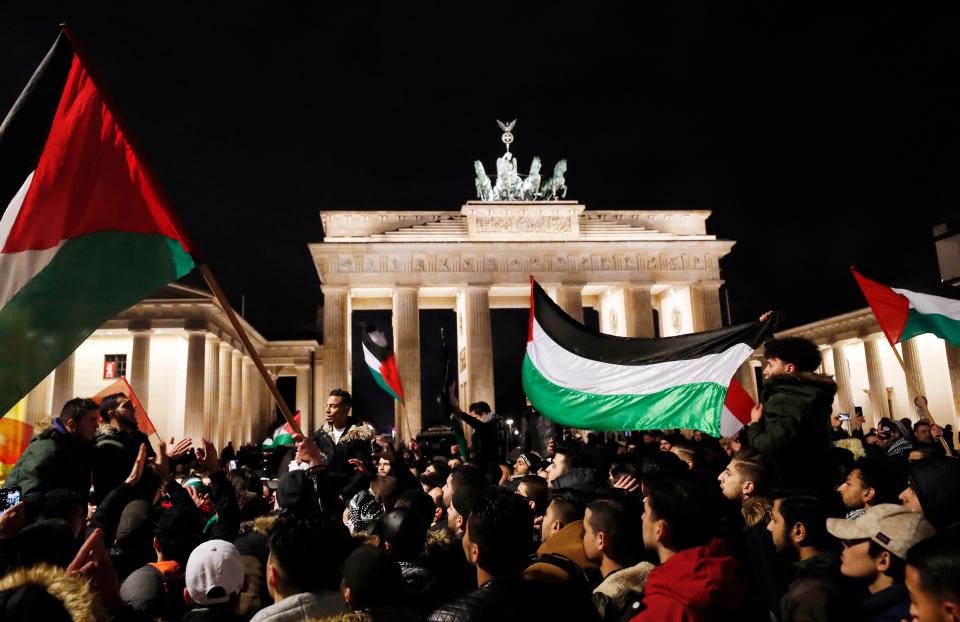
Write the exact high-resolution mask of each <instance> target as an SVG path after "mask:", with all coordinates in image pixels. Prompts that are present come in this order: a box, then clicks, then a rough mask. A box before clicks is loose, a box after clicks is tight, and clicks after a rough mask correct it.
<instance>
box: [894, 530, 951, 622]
mask: <svg viewBox="0 0 960 622" xmlns="http://www.w3.org/2000/svg"><path fill="white" fill-rule="evenodd" d="M906 583H907V590H908V591H909V592H910V615H911V617H912V620H913V621H914V622H941V621H948V620H952V621H954V622H956V621H957V620H960V539H958V538H957V534H956V533H950V534H939V535H937V536H934V537H933V538H930V539H928V540H924V541H922V542H919V543H918V544H916V545H914V546H913V547H912V548H911V549H910V551H909V552H908V553H907V570H906Z"/></svg>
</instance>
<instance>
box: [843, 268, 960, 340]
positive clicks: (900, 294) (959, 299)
mask: <svg viewBox="0 0 960 622" xmlns="http://www.w3.org/2000/svg"><path fill="white" fill-rule="evenodd" d="M850 270H851V272H853V277H854V278H855V279H856V280H857V285H859V286H860V290H861V291H862V292H863V296H864V298H866V299H867V303H869V304H870V308H871V309H873V314H874V315H875V316H876V317H877V323H878V324H880V328H882V329H883V333H884V334H885V335H886V336H887V341H889V342H890V345H893V344H895V343H899V342H901V341H906V340H908V339H910V338H912V337H916V336H917V335H922V334H924V333H933V334H934V335H936V336H937V337H940V338H941V339H943V340H944V341H947V342H949V343H950V344H952V345H954V346H957V347H960V293H958V294H957V295H955V297H947V296H937V295H934V294H928V293H924V292H916V291H911V290H908V289H902V288H896V287H888V286H886V285H884V284H882V283H878V282H876V281H873V280H870V279H868V278H866V277H864V276H863V275H861V274H860V273H859V272H857V271H856V270H854V269H853V268H851V269H850ZM951 293H952V292H951Z"/></svg>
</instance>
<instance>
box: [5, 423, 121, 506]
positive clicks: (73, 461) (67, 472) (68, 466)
mask: <svg viewBox="0 0 960 622" xmlns="http://www.w3.org/2000/svg"><path fill="white" fill-rule="evenodd" d="M92 451H93V444H92V443H86V442H83V441H76V440H74V438H73V437H72V436H70V433H69V432H67V431H66V429H64V427H63V425H62V424H61V423H60V420H59V419H54V420H53V427H51V428H49V429H47V430H45V431H44V432H42V433H41V434H40V435H39V436H37V437H35V438H34V439H33V440H32V441H31V442H30V444H29V445H28V446H27V449H26V451H24V452H23V455H21V456H20V459H19V460H17V464H15V465H14V467H13V470H12V471H10V475H8V476H7V480H6V482H5V483H4V486H8V487H10V486H19V487H20V489H21V491H22V493H23V495H24V496H25V497H26V496H28V495H30V494H31V493H37V492H49V491H51V490H55V489H57V488H69V489H70V490H76V491H77V492H78V493H80V496H81V497H82V498H83V499H87V497H88V496H89V494H90V468H91V459H92V458H91V453H92ZM128 474H129V471H128ZM124 477H126V476H124Z"/></svg>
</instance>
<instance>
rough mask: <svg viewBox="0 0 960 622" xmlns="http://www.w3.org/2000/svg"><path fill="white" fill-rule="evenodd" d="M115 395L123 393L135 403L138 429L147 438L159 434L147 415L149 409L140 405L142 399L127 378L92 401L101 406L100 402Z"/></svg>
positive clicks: (98, 394)
mask: <svg viewBox="0 0 960 622" xmlns="http://www.w3.org/2000/svg"><path fill="white" fill-rule="evenodd" d="M115 393H123V394H124V395H126V396H127V397H128V398H130V401H131V402H133V407H134V414H135V415H136V417H137V428H139V430H140V431H141V432H143V433H144V434H146V435H147V436H150V435H151V434H156V433H157V428H155V427H154V425H153V421H150V416H149V415H147V409H146V408H144V407H143V404H141V403H140V399H139V398H138V397H137V394H136V393H134V391H133V387H131V386H130V383H129V382H127V379H126V378H125V377H123V376H121V377H120V379H119V380H117V381H116V382H113V383H111V384H110V386H108V387H107V388H105V389H103V390H102V391H100V392H99V393H97V394H96V395H94V396H93V398H92V399H93V401H94V402H96V403H97V405H99V404H100V402H101V401H103V398H105V397H107V396H108V395H113V394H115Z"/></svg>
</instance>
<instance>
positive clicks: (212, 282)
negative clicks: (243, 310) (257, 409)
mask: <svg viewBox="0 0 960 622" xmlns="http://www.w3.org/2000/svg"><path fill="white" fill-rule="evenodd" d="M197 270H199V271H200V274H202V275H203V278H204V280H205V281H206V282H207V285H209V286H210V289H211V290H212V291H213V295H214V296H215V297H216V299H217V300H218V301H219V302H220V306H222V307H223V310H224V312H225V313H226V314H227V318H228V319H229V320H230V323H231V324H232V325H233V329H234V330H235V331H237V335H238V336H239V337H240V341H241V342H242V343H243V349H244V350H246V352H247V354H248V355H249V356H250V358H251V360H253V364H254V365H256V366H257V371H259V372H260V376H261V377H262V378H263V381H264V382H265V383H267V388H268V389H270V393H271V394H272V395H273V399H275V400H276V401H277V406H279V407H280V412H281V413H283V417H284V419H286V420H287V423H288V424H290V427H291V428H292V429H293V431H294V432H296V433H297V434H299V435H300V436H303V431H302V430H300V425H299V424H298V423H297V421H296V420H295V419H294V418H293V413H292V412H290V407H289V406H287V403H286V402H285V401H284V399H283V396H282V395H280V391H279V389H277V384H276V383H275V382H274V381H273V378H272V377H271V376H270V374H269V372H267V368H266V366H264V364H263V361H262V360H261V359H260V355H259V354H257V351H256V350H255V349H254V347H253V344H252V343H251V342H250V337H248V336H247V331H246V330H245V329H244V328H243V324H241V323H240V319H239V318H238V317H237V314H236V313H234V312H233V307H231V306H230V301H228V300H227V296H226V294H224V293H223V290H222V289H221V288H220V283H218V282H217V279H216V278H215V277H214V276H213V272H211V271H210V267H209V266H208V265H207V264H205V263H202V264H200V265H199V266H197Z"/></svg>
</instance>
